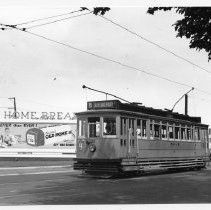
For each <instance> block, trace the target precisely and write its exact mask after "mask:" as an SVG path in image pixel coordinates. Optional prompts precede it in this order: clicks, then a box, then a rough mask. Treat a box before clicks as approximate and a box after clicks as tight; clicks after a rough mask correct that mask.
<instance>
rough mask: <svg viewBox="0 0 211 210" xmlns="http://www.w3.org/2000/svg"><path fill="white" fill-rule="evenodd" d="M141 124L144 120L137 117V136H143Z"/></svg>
mask: <svg viewBox="0 0 211 210" xmlns="http://www.w3.org/2000/svg"><path fill="white" fill-rule="evenodd" d="M141 124H142V121H141V120H140V119H137V129H136V134H137V138H141Z"/></svg>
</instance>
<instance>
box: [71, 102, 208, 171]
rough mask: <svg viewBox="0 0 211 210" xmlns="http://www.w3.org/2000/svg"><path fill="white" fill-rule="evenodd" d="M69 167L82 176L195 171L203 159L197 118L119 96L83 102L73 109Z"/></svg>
mask: <svg viewBox="0 0 211 210" xmlns="http://www.w3.org/2000/svg"><path fill="white" fill-rule="evenodd" d="M76 116H77V140H76V158H75V159H74V169H75V170H82V171H83V172H84V173H87V174H94V173H101V174H125V173H130V172H133V173H134V172H135V173H142V172H146V171H154V170H179V169H180V170H181V169H182V170H183V169H201V168H204V167H206V162H207V161H208V158H209V142H208V125H206V124H202V123H201V117H192V116H189V115H187V114H186V115H185V114H179V113H177V112H173V111H171V110H161V109H154V108H151V107H146V106H143V105H140V104H138V103H123V102H121V101H120V100H105V101H90V102H87V111H85V112H79V113H76Z"/></svg>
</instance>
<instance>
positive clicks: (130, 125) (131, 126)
mask: <svg viewBox="0 0 211 210" xmlns="http://www.w3.org/2000/svg"><path fill="white" fill-rule="evenodd" d="M129 129H130V130H131V134H132V136H134V119H129Z"/></svg>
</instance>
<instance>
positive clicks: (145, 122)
mask: <svg viewBox="0 0 211 210" xmlns="http://www.w3.org/2000/svg"><path fill="white" fill-rule="evenodd" d="M146 129H147V121H146V120H142V129H141V130H142V131H141V135H142V137H143V138H146V137H147V132H146Z"/></svg>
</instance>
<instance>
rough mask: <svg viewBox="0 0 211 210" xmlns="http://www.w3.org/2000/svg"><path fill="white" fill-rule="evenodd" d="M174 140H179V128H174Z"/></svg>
mask: <svg viewBox="0 0 211 210" xmlns="http://www.w3.org/2000/svg"><path fill="white" fill-rule="evenodd" d="M175 139H176V140H179V139H180V127H178V126H175Z"/></svg>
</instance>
